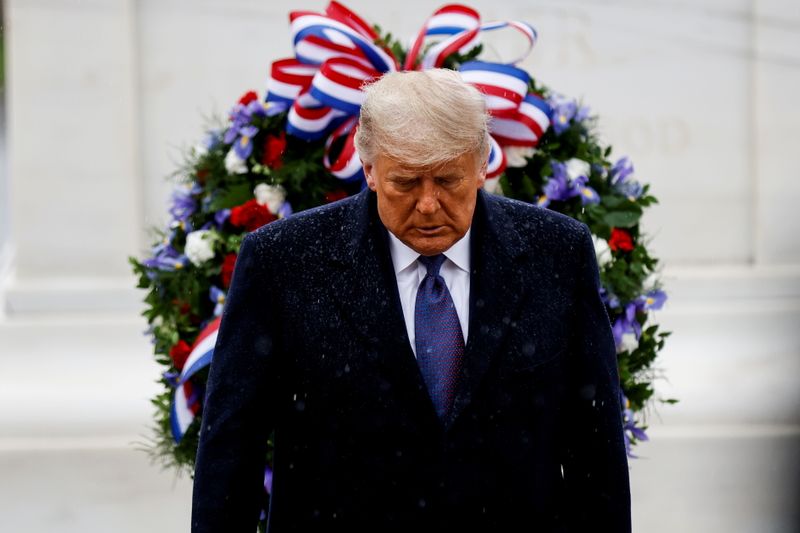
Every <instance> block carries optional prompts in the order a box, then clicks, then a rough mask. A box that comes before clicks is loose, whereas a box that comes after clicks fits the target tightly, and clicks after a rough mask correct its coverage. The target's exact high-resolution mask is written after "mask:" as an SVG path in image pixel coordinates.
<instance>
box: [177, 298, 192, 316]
mask: <svg viewBox="0 0 800 533" xmlns="http://www.w3.org/2000/svg"><path fill="white" fill-rule="evenodd" d="M172 303H173V305H176V306H178V311H179V312H180V314H182V315H185V314H186V313H188V312H189V311H191V310H192V306H191V305H189V302H184V301H183V300H180V299H178V298H173V299H172Z"/></svg>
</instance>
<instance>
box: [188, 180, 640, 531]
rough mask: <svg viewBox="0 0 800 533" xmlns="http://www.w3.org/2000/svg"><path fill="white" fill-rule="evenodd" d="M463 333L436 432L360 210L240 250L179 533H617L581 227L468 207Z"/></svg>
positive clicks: (488, 202) (615, 451)
mask: <svg viewBox="0 0 800 533" xmlns="http://www.w3.org/2000/svg"><path fill="white" fill-rule="evenodd" d="M472 228H473V231H472V237H471V253H472V256H471V257H472V267H471V268H472V272H471V290H470V324H469V338H468V339H467V343H466V349H465V354H464V360H463V364H462V370H461V375H460V381H459V384H458V387H457V392H456V398H455V403H454V407H453V410H452V413H451V414H450V416H449V418H447V419H446V420H445V421H443V422H442V421H440V420H439V419H438V418H437V416H436V413H435V411H434V407H433V404H432V402H431V400H430V398H429V396H428V394H427V390H426V387H425V384H424V382H423V379H422V376H421V374H420V372H419V369H418V366H417V363H416V359H415V357H414V354H413V352H412V351H411V346H410V345H409V341H408V336H407V334H406V330H405V323H404V321H403V313H402V309H401V306H400V301H399V297H398V292H397V285H396V281H395V277H394V270H393V268H392V261H391V256H390V253H389V248H388V233H387V231H386V229H385V227H384V226H383V225H382V223H381V222H380V219H379V218H378V214H377V204H376V195H375V193H374V192H372V191H370V190H368V189H365V190H364V191H362V192H361V193H359V194H357V195H355V196H353V197H350V198H346V199H344V200H342V201H339V202H335V203H333V204H328V205H325V206H321V207H318V208H315V209H311V210H308V211H305V212H302V213H299V214H296V215H294V216H292V217H289V218H287V219H283V220H280V221H277V222H274V223H271V224H268V225H266V226H263V227H262V228H260V229H258V230H256V231H254V232H252V233H250V234H248V235H247V236H246V237H245V239H244V241H243V243H242V247H241V250H240V253H239V257H238V260H237V262H236V267H235V271H234V275H233V280H232V284H231V287H230V290H229V294H228V298H227V301H226V304H225V309H224V313H223V316H222V323H221V326H220V331H219V337H218V339H217V344H216V348H215V352H214V359H213V362H212V364H211V368H210V373H209V380H208V386H207V389H206V397H205V404H204V412H203V420H202V426H201V431H200V445H199V449H198V453H197V463H196V466H195V475H194V493H193V510H192V531H193V532H195V533H212V532H213V533H238V532H241V533H245V532H247V533H252V532H253V531H254V530H255V528H256V524H257V521H258V519H259V512H260V510H261V507H262V504H263V502H264V496H263V495H264V488H263V486H264V467H265V448H266V445H267V439H268V437H269V436H270V435H271V434H272V432H273V430H274V439H275V440H274V465H273V466H274V477H273V485H272V497H271V499H270V502H269V531H270V532H271V533H286V532H290V531H297V532H315V531H352V532H355V531H359V532H360V531H370V532H378V533H380V532H388V531H404V532H410V533H417V532H420V531H434V530H438V531H444V532H449V531H453V532H466V531H482V532H494V531H498V532H509V531H524V532H531V533H534V532H541V533H545V532H555V531H558V532H571V533H572V532H574V533H578V532H580V533H583V532H590V531H591V532H598V531H609V532H619V533H623V532H628V531H630V489H629V478H628V464H627V458H626V454H625V447H624V440H623V430H622V421H621V414H620V413H621V411H620V400H619V377H618V371H617V365H616V354H615V347H614V340H613V336H612V332H611V326H610V324H609V319H608V315H607V313H606V310H605V307H604V305H603V303H602V301H601V299H600V296H599V293H598V289H599V279H598V267H597V260H596V257H595V252H594V247H593V244H592V239H591V233H590V232H589V229H588V227H587V226H586V225H585V224H583V223H581V222H578V221H576V220H574V219H572V218H569V217H567V216H564V215H561V214H558V213H555V212H553V211H550V210H547V209H544V208H540V207H535V206H532V205H530V204H526V203H523V202H518V201H514V200H509V199H505V198H502V197H498V196H495V195H491V194H488V193H485V192H484V191H482V190H481V191H479V193H478V198H477V205H476V208H475V214H474V217H473V221H472Z"/></svg>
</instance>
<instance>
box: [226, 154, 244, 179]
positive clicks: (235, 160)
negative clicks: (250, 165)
mask: <svg viewBox="0 0 800 533" xmlns="http://www.w3.org/2000/svg"><path fill="white" fill-rule="evenodd" d="M225 170H227V171H228V173H230V174H246V173H247V162H246V161H245V160H244V159H242V158H241V157H239V154H237V153H236V150H234V149H233V148H231V149H230V150H228V155H226V156H225Z"/></svg>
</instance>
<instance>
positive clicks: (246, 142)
mask: <svg viewBox="0 0 800 533" xmlns="http://www.w3.org/2000/svg"><path fill="white" fill-rule="evenodd" d="M257 133H258V128H256V127H255V126H244V127H243V128H241V129H240V130H239V138H238V139H236V144H234V145H233V149H234V150H236V155H238V156H239V157H240V158H241V159H243V160H247V158H248V157H250V154H252V153H253V137H255V136H256V134H257Z"/></svg>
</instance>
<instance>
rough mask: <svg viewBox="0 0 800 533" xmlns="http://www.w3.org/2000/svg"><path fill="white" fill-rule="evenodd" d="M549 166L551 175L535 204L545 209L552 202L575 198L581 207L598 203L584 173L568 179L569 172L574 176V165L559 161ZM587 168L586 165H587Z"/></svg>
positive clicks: (597, 195) (596, 196)
mask: <svg viewBox="0 0 800 533" xmlns="http://www.w3.org/2000/svg"><path fill="white" fill-rule="evenodd" d="M550 166H551V167H552V169H553V175H552V176H551V177H550V179H548V180H547V183H545V184H544V187H543V192H544V194H543V195H541V196H540V197H539V198H538V199H537V201H536V204H537V205H539V206H542V207H547V206H548V205H550V202H551V201H553V200H559V201H562V202H563V201H566V200H569V199H570V198H573V197H575V196H580V197H581V203H582V204H583V205H587V204H596V203H599V202H600V195H599V194H597V191H596V190H594V189H593V188H592V187H589V186H588V185H587V183H588V181H589V178H588V176H586V175H585V174H586V173H583V174H580V175H575V176H574V177H570V172H572V173H573V174H575V172H576V170H575V168H573V167H575V165H572V166H571V167H570V166H568V165H567V164H565V163H562V162H560V161H552V162H551V163H550ZM587 166H588V165H587Z"/></svg>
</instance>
